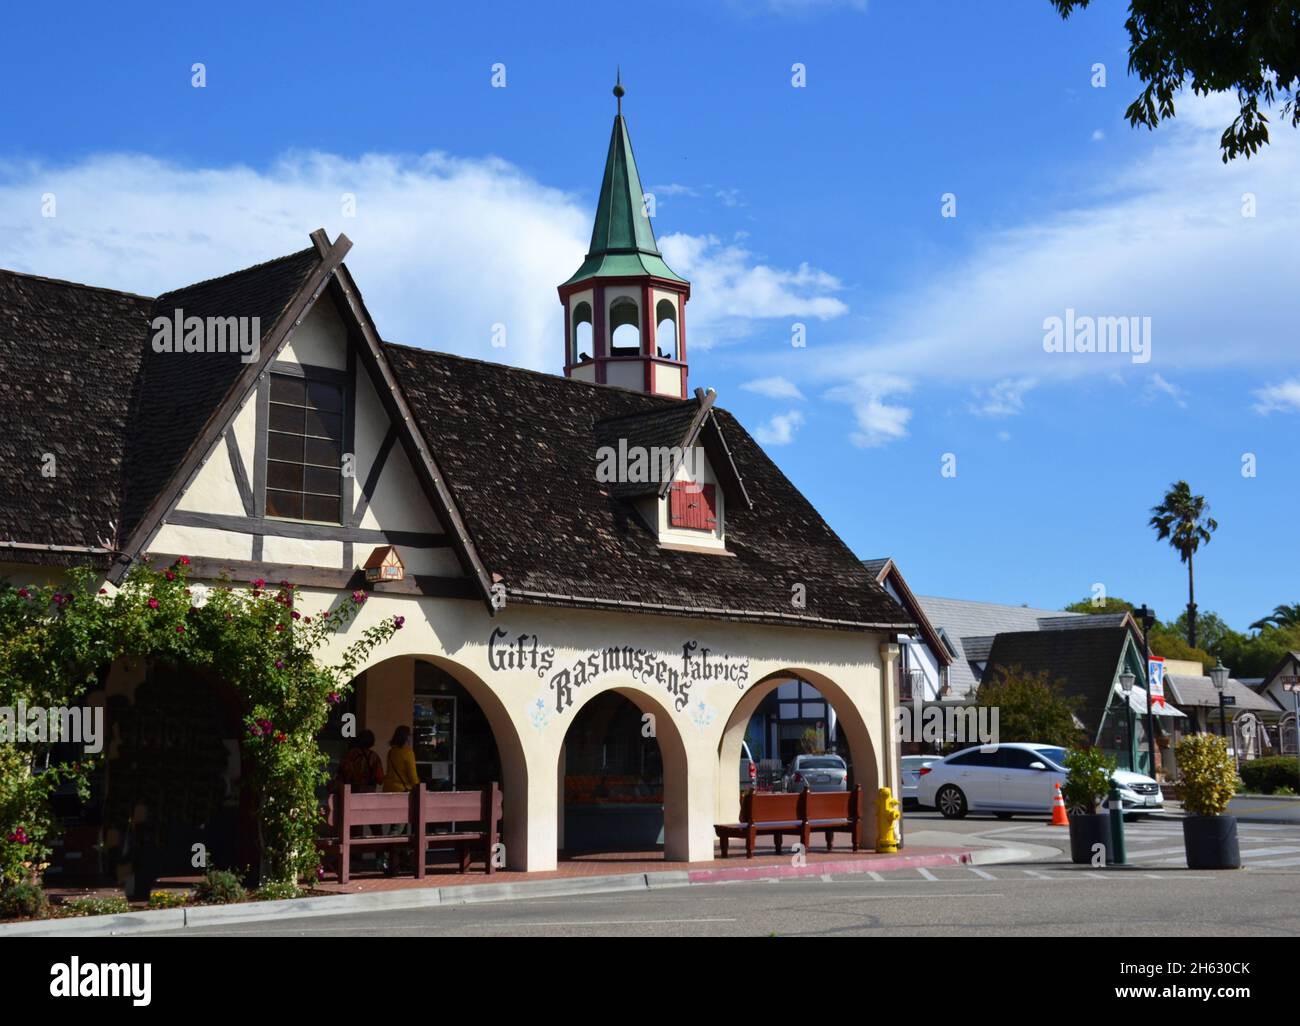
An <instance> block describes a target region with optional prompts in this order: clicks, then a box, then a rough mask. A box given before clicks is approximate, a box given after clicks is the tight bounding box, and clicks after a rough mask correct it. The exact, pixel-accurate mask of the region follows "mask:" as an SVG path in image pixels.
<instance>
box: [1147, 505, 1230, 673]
mask: <svg viewBox="0 0 1300 1026" xmlns="http://www.w3.org/2000/svg"><path fill="white" fill-rule="evenodd" d="M1209 512H1210V505H1209V503H1207V502H1206V501H1205V496H1204V495H1193V494H1192V489H1191V488H1190V487H1189V486H1188V484H1187V482H1186V481H1179V482H1177V483H1176V484H1174V485H1172V486H1170V488H1169V491H1167V492H1166V493H1165V498H1164V501H1163V502H1162V503H1160V505H1159V506H1153V507H1152V508H1151V526H1152V527H1153V528H1155V532H1156V537H1157V538H1159V539H1160V540H1161V541H1163V540H1164V539H1166V538H1168V539H1169V544H1170V545H1171V546H1172V547H1173V548H1175V549H1177V550H1178V558H1179V559H1180V560H1182V562H1184V563H1186V564H1187V642H1188V644H1190V645H1191V646H1192V648H1195V647H1196V582H1195V579H1194V577H1193V575H1192V555H1193V554H1194V553H1195V552H1196V550H1197V549H1199V548H1200V547H1201V545H1202V543H1204V544H1206V545H1208V544H1209V543H1210V535H1211V534H1212V533H1213V532H1214V531H1216V530H1218V527H1219V525H1218V522H1217V521H1215V519H1214V518H1213V517H1212V516H1209V515H1208V514H1209Z"/></svg>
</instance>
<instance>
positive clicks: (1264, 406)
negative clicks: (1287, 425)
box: [1255, 378, 1300, 414]
mask: <svg viewBox="0 0 1300 1026" xmlns="http://www.w3.org/2000/svg"><path fill="white" fill-rule="evenodd" d="M1255 398H1256V399H1258V400H1259V402H1257V403H1256V404H1255V412H1256V413H1262V414H1269V413H1278V412H1280V413H1300V378H1290V379H1289V380H1287V381H1281V382H1278V383H1277V384H1276V385H1268V386H1267V387H1265V388H1261V389H1259V390H1258V391H1256V392H1255Z"/></svg>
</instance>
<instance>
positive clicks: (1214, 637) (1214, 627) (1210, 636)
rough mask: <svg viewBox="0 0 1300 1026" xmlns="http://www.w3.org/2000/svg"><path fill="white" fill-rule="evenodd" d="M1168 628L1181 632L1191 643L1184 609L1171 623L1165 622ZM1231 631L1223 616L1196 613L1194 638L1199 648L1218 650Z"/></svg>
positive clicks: (1207, 650)
mask: <svg viewBox="0 0 1300 1026" xmlns="http://www.w3.org/2000/svg"><path fill="white" fill-rule="evenodd" d="M1165 627H1166V628H1167V629H1169V630H1173V631H1176V632H1177V633H1179V634H1181V635H1182V636H1183V638H1184V639H1185V640H1186V641H1187V643H1188V644H1189V645H1190V644H1191V635H1190V634H1189V633H1188V625H1187V613H1186V611H1184V612H1182V613H1180V614H1179V615H1178V619H1177V620H1175V621H1174V622H1173V623H1170V624H1165ZM1231 633H1233V630H1232V628H1231V627H1229V626H1228V625H1227V624H1226V623H1224V622H1223V618H1222V617H1221V616H1219V615H1218V614H1217V613H1200V612H1198V613H1197V614H1196V639H1197V641H1199V642H1200V646H1199V647H1200V648H1201V649H1202V650H1203V651H1205V652H1210V653H1215V652H1217V651H1218V648H1219V645H1220V643H1222V641H1223V639H1224V638H1226V637H1227V636H1228V635H1229V634H1231Z"/></svg>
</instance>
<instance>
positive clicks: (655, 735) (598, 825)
mask: <svg viewBox="0 0 1300 1026" xmlns="http://www.w3.org/2000/svg"><path fill="white" fill-rule="evenodd" d="M556 774H557V781H558V795H557V798H558V806H559V808H558V822H557V834H556V840H557V846H558V848H559V850H560V851H561V852H562V853H563V854H564V855H566V856H573V855H581V854H590V853H595V852H628V851H639V852H658V851H662V852H663V855H664V857H665V858H666V859H670V860H687V859H689V858H690V839H689V823H688V816H687V802H688V797H687V790H688V788H687V772H686V750H685V746H684V744H683V741H682V737H681V735H680V733H679V732H678V730H677V726H676V724H675V723H674V721H673V719H672V716H671V714H670V713H669V712H668V711H667V710H666V709H665V708H664V707H663V706H662V705H660V704H659V702H658V701H656V700H655V699H654V698H652V697H651V696H650V695H648V694H646V693H644V692H642V691H639V690H637V689H635V688H614V689H611V690H607V691H602V692H599V693H597V694H594V695H592V696H590V697H589V698H588V699H587V700H586V701H585V702H584V703H583V705H582V706H581V707H580V708H578V709H577V710H576V712H575V714H574V717H573V722H572V723H570V724H569V728H568V730H567V731H566V732H565V736H564V742H563V744H562V745H561V747H560V752H559V759H558V765H557V770H556Z"/></svg>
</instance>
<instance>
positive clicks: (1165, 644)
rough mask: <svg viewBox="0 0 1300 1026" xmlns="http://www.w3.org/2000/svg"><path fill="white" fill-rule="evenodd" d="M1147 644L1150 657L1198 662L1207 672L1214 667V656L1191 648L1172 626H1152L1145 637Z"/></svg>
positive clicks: (1158, 624) (1202, 650) (1162, 624)
mask: <svg viewBox="0 0 1300 1026" xmlns="http://www.w3.org/2000/svg"><path fill="white" fill-rule="evenodd" d="M1147 644H1148V645H1150V647H1151V654H1152V655H1158V656H1163V657H1164V658H1165V659H1187V660H1190V661H1194V662H1198V663H1200V664H1201V668H1202V669H1203V670H1208V669H1209V668H1210V667H1211V666H1213V665H1214V656H1212V655H1210V653H1209V652H1206V651H1205V650H1204V649H1201V648H1193V647H1192V646H1191V645H1190V644H1188V642H1187V639H1186V638H1185V637H1183V632H1182V631H1180V630H1179V629H1178V628H1177V627H1175V626H1174V625H1173V624H1168V623H1156V624H1152V625H1151V633H1150V634H1148V635H1147Z"/></svg>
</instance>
